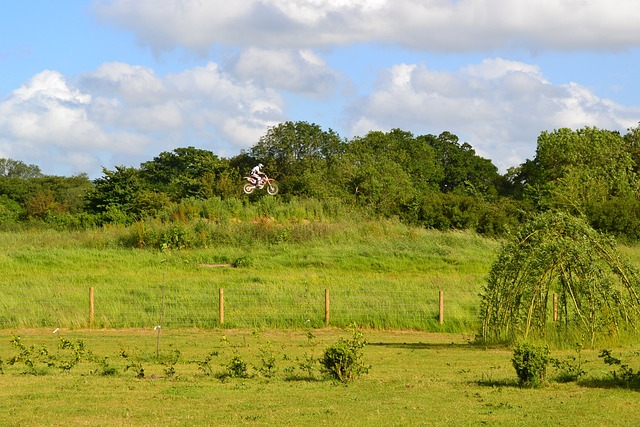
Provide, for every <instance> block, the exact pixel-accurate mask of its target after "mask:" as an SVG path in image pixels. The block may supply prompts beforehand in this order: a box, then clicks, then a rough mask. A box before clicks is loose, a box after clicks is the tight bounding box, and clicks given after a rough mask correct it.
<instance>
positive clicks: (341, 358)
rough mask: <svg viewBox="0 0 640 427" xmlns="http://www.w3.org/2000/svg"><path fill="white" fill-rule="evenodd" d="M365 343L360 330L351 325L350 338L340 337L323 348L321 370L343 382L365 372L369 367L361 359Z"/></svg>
mask: <svg viewBox="0 0 640 427" xmlns="http://www.w3.org/2000/svg"><path fill="white" fill-rule="evenodd" d="M365 345H366V340H365V339H364V336H363V334H362V332H360V331H358V330H357V329H356V328H355V326H353V337H352V338H351V339H350V340H345V339H340V341H338V342H337V343H335V344H333V345H331V346H329V347H327V348H326V349H325V351H324V353H323V355H322V359H321V360H320V364H321V365H322V370H323V372H324V373H325V374H327V375H328V376H329V377H330V378H333V379H335V380H338V381H341V382H343V383H348V382H350V381H352V380H354V379H356V378H358V377H359V376H360V375H362V374H366V373H367V372H369V368H370V367H369V366H366V365H365V364H364V362H363V360H362V359H363V349H364V347H365Z"/></svg>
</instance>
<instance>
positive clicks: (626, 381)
mask: <svg viewBox="0 0 640 427" xmlns="http://www.w3.org/2000/svg"><path fill="white" fill-rule="evenodd" d="M598 357H600V358H602V361H603V362H604V363H605V364H606V365H608V366H615V367H616V369H613V370H612V371H611V376H612V377H613V380H614V381H615V382H616V383H618V384H622V385H624V386H626V387H634V388H637V387H639V386H640V371H636V370H634V369H633V368H631V367H629V364H628V363H623V362H622V359H619V358H617V357H615V356H613V355H612V353H611V350H607V349H603V350H601V351H600V354H599V355H598Z"/></svg>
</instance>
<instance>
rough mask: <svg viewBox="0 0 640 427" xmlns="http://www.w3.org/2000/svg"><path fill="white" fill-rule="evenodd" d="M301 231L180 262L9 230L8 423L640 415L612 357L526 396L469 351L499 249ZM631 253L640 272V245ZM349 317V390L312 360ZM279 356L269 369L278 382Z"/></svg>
mask: <svg viewBox="0 0 640 427" xmlns="http://www.w3.org/2000/svg"><path fill="white" fill-rule="evenodd" d="M258 226H259V227H264V225H258ZM288 227H289V228H286V230H289V231H287V232H288V233H289V232H290V233H294V234H295V233H298V234H299V235H301V236H302V235H303V234H304V233H305V232H307V231H309V230H311V232H310V233H309V236H307V237H306V238H300V239H289V240H286V239H285V240H284V241H281V242H275V243H274V242H271V243H264V242H262V243H260V244H252V243H251V242H247V243H245V244H237V243H235V244H216V245H211V246H209V247H204V248H199V249H184V250H175V249H172V250H152V249H130V248H126V247H123V245H122V241H123V239H126V238H127V237H126V234H127V233H128V232H129V230H125V229H104V230H99V231H91V232H82V233H75V234H74V233H71V234H69V233H66V234H65V233H58V232H53V231H39V232H21V233H12V232H3V233H0V278H1V279H0V361H1V362H2V363H1V364H0V367H1V368H2V369H1V370H2V372H3V373H2V374H1V375H0V425H3V426H4V425H6V426H40V425H50V426H57V425H59V426H70V425H90V426H116V425H127V426H128V425H132V426H161V425H167V426H177V425H184V426H187V425H188V426H198V425H203V426H205V425H206V426H210V425H219V426H225V425H229V426H232V425H233V426H236V425H265V426H266V425H269V426H273V425H294V426H298V425H300V426H302V425H344V426H366V425H376V426H378V425H390V426H394V425H395V426H408V425H411V426H413V425H429V426H431V425H442V426H445V425H446V426H449V425H482V424H486V425H505V426H507V425H509V426H511V425H532V426H573V425H587V426H591V425H593V426H600V425H619V426H627V425H628V426H631V425H637V423H638V420H640V401H639V400H638V398H637V396H638V395H637V393H638V389H637V388H636V387H632V386H629V385H628V384H627V385H625V384H624V383H620V382H617V381H614V380H613V377H612V375H611V369H612V368H611V367H610V366H607V365H605V364H604V363H603V361H602V359H601V358H599V357H598V352H599V350H600V349H599V348H598V349H585V350H583V351H582V353H581V360H582V361H583V362H584V363H583V365H582V367H583V368H584V371H585V374H584V375H583V376H582V377H580V379H579V380H578V381H574V382H568V383H561V382H558V381H556V380H555V379H556V378H559V377H560V374H561V372H555V371H553V370H551V371H550V373H549V380H550V381H549V382H548V383H547V384H546V385H545V386H544V387H543V388H541V389H527V388H520V387H518V384H517V377H516V375H515V371H514V369H513V367H512V366H511V357H512V351H511V349H509V348H507V347H492V348H484V347H480V346H478V345H477V344H473V336H474V334H475V333H476V332H477V329H478V312H477V310H478V302H479V296H478V294H479V293H480V291H481V288H482V285H483V284H484V279H485V277H486V275H487V273H488V271H489V269H490V267H491V263H492V262H493V260H494V259H495V254H496V252H497V251H498V250H499V248H500V242H498V241H495V240H489V239H483V238H481V237H479V236H477V235H475V234H473V233H464V232H451V233H441V232H436V231H430V230H420V229H412V228H410V227H406V226H403V225H401V224H399V223H397V222H394V221H382V222H376V223H358V224H355V223H353V222H351V223H347V224H344V225H342V226H336V225H335V224H330V225H327V224H318V225H316V226H313V227H311V228H310V226H309V225H305V224H302V223H301V224H299V225H295V224H294V225H291V226H288ZM298 227H300V228H298ZM318 230H321V232H319V231H318ZM322 230H324V231H322ZM281 231H282V230H280V231H278V232H281ZM249 234H251V231H250V230H249ZM621 249H622V251H623V252H624V253H625V255H627V256H628V257H629V258H630V259H631V260H632V261H634V262H636V263H637V262H638V261H639V260H640V251H638V250H637V248H635V247H630V246H625V247H621ZM89 288H94V289H95V321H94V323H95V324H94V328H93V329H89V328H88V326H89V316H88V314H89V307H88V306H89V304H88V295H89ZM220 288H223V289H224V295H225V322H224V324H220V321H219V316H218V315H219V312H218V295H219V289H220ZM325 289H329V290H330V295H331V318H330V319H331V320H330V325H329V326H328V327H327V326H326V325H325V324H324V292H325ZM439 291H443V292H444V294H445V301H446V303H445V306H446V308H445V322H444V324H443V325H440V324H439V322H438V318H437V317H438V292H439ZM352 322H355V323H356V324H358V325H359V327H361V328H362V331H363V333H364V334H365V338H366V339H367V340H368V341H369V344H368V345H367V346H366V347H365V350H364V355H365V363H366V364H368V365H370V367H371V368H370V370H369V373H368V374H366V375H364V376H363V377H361V378H359V379H357V380H356V381H354V382H353V383H351V384H349V385H343V384H339V383H336V382H334V381H329V380H326V379H324V378H323V376H322V374H321V372H320V369H319V365H318V364H317V363H316V362H315V361H316V360H317V359H318V358H319V357H320V356H321V354H322V352H323V350H324V349H325V348H326V347H327V346H328V345H330V344H331V343H334V342H336V341H337V340H338V339H339V338H342V337H348V335H349V332H348V330H346V329H345V327H346V326H347V325H349V324H351V323H352ZM158 325H160V326H161V327H160V328H159V329H158V328H157V326H158ZM54 331H55V333H54ZM16 337H19V338H20V344H19V345H18V344H17V341H16ZM63 339H64V340H65V341H63ZM64 342H66V343H67V344H68V346H67V347H65V348H60V346H61V344H63V343H64ZM79 343H82V345H80V344H79ZM565 344H566V345H565V346H559V347H557V349H553V350H552V356H553V357H557V358H559V359H562V360H565V359H566V360H570V359H569V358H570V357H575V356H576V352H575V351H574V350H573V349H572V347H573V343H565ZM74 349H75V350H74ZM611 349H612V351H613V352H614V354H616V355H617V356H619V357H620V358H621V359H622V360H623V361H624V363H626V364H628V366H629V367H631V369H634V370H636V367H638V366H640V346H638V345H636V344H635V343H634V341H626V342H625V343H624V346H622V345H620V344H616V345H615V346H614V347H612V348H611ZM123 355H126V357H124V356H123ZM235 357H239V358H240V359H241V360H242V361H244V362H246V366H247V372H248V375H249V376H248V377H247V378H230V377H228V375H227V374H228V372H229V369H230V364H231V362H232V361H233V360H234V358H235ZM266 360H271V361H273V368H274V369H273V370H272V372H271V374H273V375H271V374H269V375H267V374H265V367H266V366H267V363H266ZM12 362H13V363H12ZM107 374H108V375H107ZM142 374H143V375H142Z"/></svg>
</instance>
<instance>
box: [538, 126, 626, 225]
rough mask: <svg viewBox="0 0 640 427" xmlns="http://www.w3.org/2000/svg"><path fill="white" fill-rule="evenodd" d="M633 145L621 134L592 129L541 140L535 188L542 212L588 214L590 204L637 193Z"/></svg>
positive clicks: (544, 135)
mask: <svg viewBox="0 0 640 427" xmlns="http://www.w3.org/2000/svg"><path fill="white" fill-rule="evenodd" d="M629 151H630V150H629V145H628V144H627V143H626V142H625V140H624V139H623V138H622V136H621V135H620V133H618V132H613V131H608V130H600V129H597V128H590V127H586V128H583V129H579V130H577V131H572V130H570V129H566V128H563V129H559V130H556V131H554V132H542V133H541V134H540V136H539V137H538V146H537V149H536V159H535V161H534V162H533V166H534V167H535V170H534V171H532V172H531V173H530V178H531V182H530V185H531V187H532V189H533V190H535V193H534V194H533V195H532V197H534V198H536V199H537V200H538V202H539V204H540V206H541V207H542V208H548V207H556V208H561V209H565V210H568V211H570V212H574V213H578V214H584V213H585V212H586V211H587V208H588V206H589V205H592V204H594V203H595V204H597V203H603V202H605V201H607V200H609V199H610V198H613V197H627V196H629V195H632V194H635V192H636V189H637V187H638V180H637V176H636V174H635V173H634V171H633V169H634V167H635V164H634V161H633V159H632V157H631V154H630V152H629Z"/></svg>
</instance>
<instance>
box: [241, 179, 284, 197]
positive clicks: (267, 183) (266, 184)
mask: <svg viewBox="0 0 640 427" xmlns="http://www.w3.org/2000/svg"><path fill="white" fill-rule="evenodd" d="M244 179H246V180H247V181H249V182H248V183H246V184H244V186H243V187H242V189H243V190H244V192H245V193H246V194H251V193H253V191H254V190H255V189H256V188H265V189H266V190H267V193H268V194H269V195H271V196H275V195H276V194H278V190H279V188H278V183H277V182H276V180H275V179H273V178H269V177H268V176H266V175H265V176H264V178H262V180H261V181H260V182H256V181H257V180H256V179H255V178H253V177H251V176H245V177H244Z"/></svg>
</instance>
